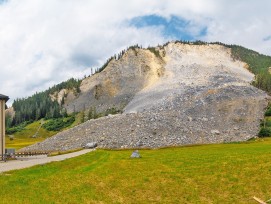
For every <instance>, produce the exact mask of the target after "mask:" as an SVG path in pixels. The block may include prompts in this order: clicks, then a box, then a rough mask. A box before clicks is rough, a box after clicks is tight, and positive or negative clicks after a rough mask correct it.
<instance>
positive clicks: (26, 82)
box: [0, 0, 271, 101]
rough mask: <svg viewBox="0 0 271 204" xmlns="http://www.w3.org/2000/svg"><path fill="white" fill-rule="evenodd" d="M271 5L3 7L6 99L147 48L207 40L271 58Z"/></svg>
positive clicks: (18, 1) (55, 1)
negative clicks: (122, 53) (132, 49)
mask: <svg viewBox="0 0 271 204" xmlns="http://www.w3.org/2000/svg"><path fill="white" fill-rule="evenodd" d="M270 9H271V1H269V0H259V1H255V0H182V1H181V0H128V1H127V0H110V1H109V0H65V1H64V0H46V1H45V0H0V70H1V71H0V81H1V86H0V93H2V94H5V95H9V96H10V97H11V101H12V100H14V99H15V98H18V97H26V96H29V95H31V94H33V93H35V92H36V91H41V90H45V89H47V88H48V87H49V86H52V85H53V84H56V83H59V82H62V81H64V80H67V79H69V78H71V77H75V78H82V77H83V76H84V75H89V74H90V72H91V71H90V70H91V68H96V67H99V66H101V65H102V64H103V63H104V62H105V60H106V59H107V58H109V57H110V56H112V55H114V54H116V53H119V52H120V51H121V50H123V49H124V48H126V47H128V46H130V45H134V44H139V45H143V46H149V45H151V46H154V45H157V44H163V43H165V42H166V41H169V40H204V41H221V42H224V43H228V44H238V45H242V46H245V47H247V48H250V49H254V50H256V51H258V52H260V53H264V54H267V55H271V21H270V19H271V12H270Z"/></svg>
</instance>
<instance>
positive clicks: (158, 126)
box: [22, 42, 269, 151]
mask: <svg viewBox="0 0 271 204" xmlns="http://www.w3.org/2000/svg"><path fill="white" fill-rule="evenodd" d="M248 67H249V66H248V65H247V64H246V63H245V62H242V61H239V60H238V59H235V58H233V57H232V52H231V48H229V47H227V46H224V45H220V44H189V43H180V42H177V43H176V42H171V43H167V44H166V45H164V46H160V47H156V48H151V49H149V50H148V49H141V48H132V49H128V51H127V52H125V53H124V54H123V55H122V56H121V57H120V58H119V59H112V60H110V61H109V62H108V64H107V66H106V67H105V68H104V69H103V70H102V71H101V72H99V73H96V74H94V75H93V76H91V77H89V78H86V79H84V80H83V81H82V83H81V86H80V90H81V93H80V94H79V96H78V97H77V98H76V99H75V100H74V101H72V102H71V103H70V104H65V106H66V108H67V110H68V112H72V108H75V109H76V111H82V110H86V109H87V108H88V107H91V106H95V107H97V110H99V111H103V110H105V109H107V108H109V107H116V108H119V109H122V108H124V113H123V114H120V115H117V116H114V117H113V116H108V117H105V118H101V119H98V120H89V121H87V122H86V123H84V124H82V125H79V126H77V127H75V128H73V129H70V130H67V131H64V132H62V133H59V134H57V135H56V136H54V137H52V138H49V139H47V140H45V141H44V142H42V143H39V144H37V145H33V146H31V147H28V148H26V149H24V150H22V151H29V150H37V149H39V150H46V151H52V150H67V149H73V148H78V147H82V146H84V145H85V144H86V143H87V142H90V141H95V142H97V143H98V146H99V147H102V148H140V147H143V148H156V147H164V146H174V145H184V144H202V143H217V142H233V141H244V140H247V139H250V138H252V137H255V136H256V135H257V133H258V131H259V123H260V120H261V119H262V118H263V115H264V109H265V107H266V106H267V103H268V99H269V96H268V95H267V94H266V93H264V92H263V91H261V90H259V89H257V88H255V87H254V86H252V85H251V83H252V81H253V79H254V75H253V74H252V73H251V72H249V71H248V69H247V68H248Z"/></svg>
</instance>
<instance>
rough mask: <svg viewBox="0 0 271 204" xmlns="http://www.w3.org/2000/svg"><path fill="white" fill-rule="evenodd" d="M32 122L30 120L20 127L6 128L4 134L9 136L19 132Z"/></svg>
mask: <svg viewBox="0 0 271 204" xmlns="http://www.w3.org/2000/svg"><path fill="white" fill-rule="evenodd" d="M32 122H33V121H32V120H31V121H25V122H23V123H21V124H20V125H17V126H15V127H11V128H7V129H6V133H7V134H8V135H11V134H14V133H16V132H21V131H22V130H23V129H24V128H25V126H27V125H28V124H30V123H32Z"/></svg>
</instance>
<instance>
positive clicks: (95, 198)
mask: <svg viewBox="0 0 271 204" xmlns="http://www.w3.org/2000/svg"><path fill="white" fill-rule="evenodd" d="M131 152H132V150H122V151H109V150H98V151H95V152H91V153H89V154H87V155H83V156H80V157H78V158H73V159H69V160H66V161H61V162H54V163H50V164H47V165H43V166H36V167H32V168H28V169H24V170H19V171H11V172H7V173H5V174H2V175H0V185H1V191H0V197H1V203H24V204H26V203H33V204H34V203H35V204H36V203H46V204H47V203H255V201H254V200H253V199H252V197H253V196H257V197H259V198H261V199H263V200H268V199H270V198H271V162H270V160H271V140H270V139H265V140H260V141H252V142H247V143H240V144H219V145H203V146H192V147H180V148H166V149H159V150H141V151H140V153H141V155H142V158H141V159H130V158H129V156H130V155H131Z"/></svg>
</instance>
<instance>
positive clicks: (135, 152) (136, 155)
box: [130, 150, 141, 158]
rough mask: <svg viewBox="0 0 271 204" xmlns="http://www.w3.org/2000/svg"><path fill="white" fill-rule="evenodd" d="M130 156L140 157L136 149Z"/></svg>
mask: <svg viewBox="0 0 271 204" xmlns="http://www.w3.org/2000/svg"><path fill="white" fill-rule="evenodd" d="M130 157H131V158H141V156H140V154H139V151H138V150H135V151H134V152H133V153H132V155H131V156H130Z"/></svg>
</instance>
